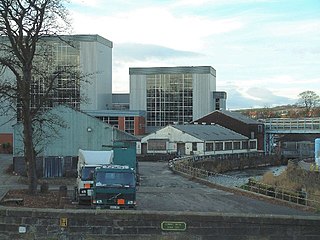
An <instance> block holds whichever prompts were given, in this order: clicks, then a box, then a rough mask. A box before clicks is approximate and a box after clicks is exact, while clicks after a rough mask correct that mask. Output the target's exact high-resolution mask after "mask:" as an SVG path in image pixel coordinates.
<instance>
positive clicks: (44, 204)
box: [0, 177, 75, 209]
mask: <svg viewBox="0 0 320 240" xmlns="http://www.w3.org/2000/svg"><path fill="white" fill-rule="evenodd" d="M19 182H20V183H21V184H25V185H26V189H14V190H10V191H8V193H7V194H6V195H5V196H4V198H3V199H2V200H1V202H0V204H1V205H4V206H14V207H28V208H56V209H57V208H74V207H75V204H72V193H70V191H69V192H68V191H66V189H65V187H66V186H69V187H70V186H74V184H75V179H73V178H63V179H48V180H46V181H45V183H47V185H44V187H43V188H42V184H43V183H44V181H41V180H39V188H40V189H39V190H38V191H37V193H36V194H30V193H29V192H28V190H27V184H26V183H27V180H26V178H23V177H21V179H20V180H19ZM60 186H64V187H62V189H61V191H59V189H60ZM47 187H48V188H47ZM49 188H54V189H49Z"/></svg>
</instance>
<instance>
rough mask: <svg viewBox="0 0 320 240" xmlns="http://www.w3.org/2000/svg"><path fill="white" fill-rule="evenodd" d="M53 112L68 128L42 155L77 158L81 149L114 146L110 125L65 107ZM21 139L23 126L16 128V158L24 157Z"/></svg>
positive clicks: (64, 129)
mask: <svg viewBox="0 0 320 240" xmlns="http://www.w3.org/2000/svg"><path fill="white" fill-rule="evenodd" d="M52 111H53V112H55V113H56V114H59V115H60V116H61V118H62V119H64V121H65V122H66V123H67V124H68V128H61V129H59V137H58V138H56V139H54V140H53V141H52V142H51V143H50V145H48V146H46V148H45V150H44V153H43V154H42V155H44V156H77V155H78V150H79V148H81V149H90V150H106V148H104V147H102V145H108V146H110V145H112V139H113V137H117V135H115V134H112V129H113V128H112V127H111V126H110V125H108V124H105V123H103V122H102V121H100V120H98V119H97V118H95V117H91V116H89V115H87V114H84V113H82V112H78V111H75V110H73V109H71V108H68V107H64V106H58V107H56V108H54V109H52ZM88 130H89V131H88ZM114 131H117V130H114ZM114 135H115V136H114ZM124 135H125V134H124ZM21 137H22V136H21V125H19V124H18V125H17V126H15V138H14V142H15V150H14V156H23V151H22V149H23V142H22V141H21Z"/></svg>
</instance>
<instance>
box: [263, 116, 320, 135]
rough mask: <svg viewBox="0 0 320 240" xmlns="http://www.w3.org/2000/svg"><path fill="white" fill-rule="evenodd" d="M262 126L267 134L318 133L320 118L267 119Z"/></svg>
mask: <svg viewBox="0 0 320 240" xmlns="http://www.w3.org/2000/svg"><path fill="white" fill-rule="evenodd" d="M264 124H265V128H266V131H267V132H305V133H308V132H319V131H320V118H269V119H266V120H265V122H264Z"/></svg>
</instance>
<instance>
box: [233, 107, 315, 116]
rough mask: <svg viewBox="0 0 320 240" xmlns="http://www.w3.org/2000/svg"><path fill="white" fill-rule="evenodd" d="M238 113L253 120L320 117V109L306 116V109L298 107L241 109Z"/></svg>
mask: <svg viewBox="0 0 320 240" xmlns="http://www.w3.org/2000/svg"><path fill="white" fill-rule="evenodd" d="M236 112H240V113H241V114H243V115H245V116H248V117H250V118H252V119H266V118H305V117H320V107H318V108H315V109H313V111H312V112H310V113H308V114H306V112H305V109H304V108H303V107H300V106H297V105H282V106H276V107H270V108H269V107H264V108H251V109H241V110H236Z"/></svg>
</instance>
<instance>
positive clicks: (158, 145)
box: [148, 139, 167, 151]
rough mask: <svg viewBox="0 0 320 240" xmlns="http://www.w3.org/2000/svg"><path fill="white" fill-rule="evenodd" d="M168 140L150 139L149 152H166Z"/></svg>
mask: <svg viewBox="0 0 320 240" xmlns="http://www.w3.org/2000/svg"><path fill="white" fill-rule="evenodd" d="M166 142H167V141H166V140H164V139H149V140H148V150H151V151H156V150H166V149H167V148H166Z"/></svg>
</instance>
